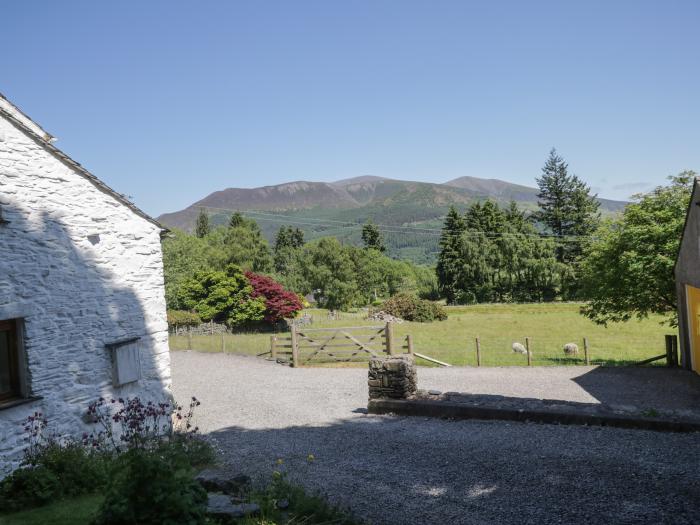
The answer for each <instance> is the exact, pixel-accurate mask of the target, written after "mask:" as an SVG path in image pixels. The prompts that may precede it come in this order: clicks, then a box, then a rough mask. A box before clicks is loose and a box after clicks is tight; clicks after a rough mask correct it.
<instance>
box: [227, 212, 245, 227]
mask: <svg viewBox="0 0 700 525" xmlns="http://www.w3.org/2000/svg"><path fill="white" fill-rule="evenodd" d="M244 223H245V219H244V218H243V215H242V214H241V212H239V211H237V212H234V214H233V215H231V219H230V220H229V221H228V226H229V228H238V227H239V226H243V224H244Z"/></svg>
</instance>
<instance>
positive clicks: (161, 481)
mask: <svg viewBox="0 0 700 525" xmlns="http://www.w3.org/2000/svg"><path fill="white" fill-rule="evenodd" d="M159 452H162V451H158V450H144V449H139V448H132V449H130V450H127V451H126V452H124V453H123V454H120V455H119V456H118V457H117V458H116V459H115V460H114V463H113V467H112V469H111V472H110V480H109V484H108V486H107V490H106V493H105V500H104V502H103V503H102V506H101V507H100V510H99V511H98V516H97V518H96V520H95V522H94V523H95V525H127V524H132V523H139V524H141V525H171V524H172V525H175V524H178V525H198V524H202V523H205V512H206V502H207V493H206V491H205V490H204V489H203V488H202V487H201V486H200V485H199V483H197V482H196V481H195V480H194V476H193V471H192V467H191V466H190V463H189V462H188V460H187V458H186V457H184V456H183V455H181V454H168V453H159Z"/></svg>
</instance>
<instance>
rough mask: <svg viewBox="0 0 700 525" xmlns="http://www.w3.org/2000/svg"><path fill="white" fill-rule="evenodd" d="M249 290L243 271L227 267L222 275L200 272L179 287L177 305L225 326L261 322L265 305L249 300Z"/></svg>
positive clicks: (251, 298)
mask: <svg viewBox="0 0 700 525" xmlns="http://www.w3.org/2000/svg"><path fill="white" fill-rule="evenodd" d="M252 293H253V287H252V286H251V285H250V283H249V282H248V279H246V276H245V275H244V274H243V271H242V270H241V269H240V268H239V267H238V266H236V265H233V264H229V265H228V266H226V270H225V271H223V272H218V271H203V272H196V273H195V274H194V276H193V277H192V278H190V279H188V280H186V281H185V282H183V284H182V286H181V287H180V291H179V296H178V301H179V303H180V304H182V305H183V306H184V307H185V308H187V309H189V310H193V311H195V312H197V313H198V314H199V315H200V316H201V318H202V319H203V320H204V321H209V320H211V319H213V320H214V321H216V322H221V323H226V324H227V325H229V326H241V325H245V324H249V323H253V322H256V321H262V320H263V317H264V315H265V301H264V299H262V298H254V297H252Z"/></svg>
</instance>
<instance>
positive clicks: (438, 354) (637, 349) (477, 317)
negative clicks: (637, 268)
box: [170, 303, 674, 366]
mask: <svg viewBox="0 0 700 525" xmlns="http://www.w3.org/2000/svg"><path fill="white" fill-rule="evenodd" d="M579 308H580V305H578V304H574V303H549V304H489V305H475V306H460V307H448V312H449V319H448V320H447V321H442V322H434V323H426V324H424V323H403V324H399V325H396V326H395V328H394V338H395V341H397V342H399V341H401V342H403V341H404V340H405V337H406V334H411V336H412V338H413V345H414V351H415V352H420V353H422V354H426V355H429V356H431V357H434V358H436V359H439V360H441V361H446V362H448V363H451V364H454V365H472V366H473V365H476V344H475V338H476V337H477V336H478V337H479V338H480V341H481V355H482V366H511V365H521V366H525V365H527V358H526V357H525V356H523V355H521V354H515V353H514V352H513V351H512V350H511V345H512V343H513V342H514V341H519V342H521V343H523V344H525V338H526V337H529V339H530V345H531V350H532V353H533V357H532V364H533V365H536V366H542V365H564V364H583V338H584V337H586V338H587V339H588V344H589V355H590V359H591V363H595V364H606V365H629V364H633V363H635V362H637V361H641V360H643V359H647V358H649V357H653V356H655V355H660V354H663V353H664V352H665V350H664V348H665V347H664V334H672V333H674V330H673V329H672V328H670V327H668V326H666V325H661V324H659V321H660V320H661V318H658V317H656V318H650V319H647V320H644V321H630V322H627V323H619V324H611V325H609V326H608V327H607V328H605V327H603V326H598V325H596V324H594V323H592V322H591V321H589V320H588V319H586V318H585V317H583V316H581V315H580V314H579V313H578V311H579ZM307 313H310V314H311V315H312V316H313V319H314V322H313V325H312V326H310V327H308V328H322V327H342V326H358V325H377V324H379V323H377V322H376V321H367V320H365V319H363V314H362V313H342V314H341V319H340V320H338V321H333V320H329V319H328V315H327V312H326V311H325V310H315V309H313V310H308V311H307ZM270 335H272V334H271V333H241V334H227V335H226V336H225V345H226V352H227V353H237V354H248V355H251V354H253V355H255V354H260V353H262V352H266V351H268V350H269V348H270ZM280 335H286V334H280ZM221 340H222V338H221V335H218V336H193V338H192V341H193V342H192V348H193V349H195V350H200V351H205V352H220V351H221V342H222V341H221ZM569 342H574V343H577V344H578V345H579V347H580V350H581V353H580V355H579V357H578V358H572V357H568V356H565V355H564V352H563V350H562V346H563V345H564V344H565V343H569ZM187 346H188V342H187V337H186V336H171V337H170V348H171V350H184V349H187ZM419 363H421V364H428V363H425V362H422V361H419ZM663 363H664V361H660V362H658V364H663Z"/></svg>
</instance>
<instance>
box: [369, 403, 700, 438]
mask: <svg viewBox="0 0 700 525" xmlns="http://www.w3.org/2000/svg"><path fill="white" fill-rule="evenodd" d="M368 412H369V413H370V414H396V415H402V416H421V417H433V418H440V419H482V420H494V419H495V420H505V421H520V422H525V421H530V422H537V423H553V424H561V425H596V426H608V427H619V428H628V429H640V430H655V431H664V432H700V422H696V421H682V420H669V419H663V418H650V417H643V416H631V415H620V414H615V415H613V414H610V415H608V414H595V415H593V414H582V413H575V412H562V411H556V412H555V411H545V410H531V409H512V408H499V407H495V406H491V407H487V406H478V407H475V406H470V405H466V404H464V403H456V402H450V401H431V400H424V399H371V400H370V401H369V404H368Z"/></svg>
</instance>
